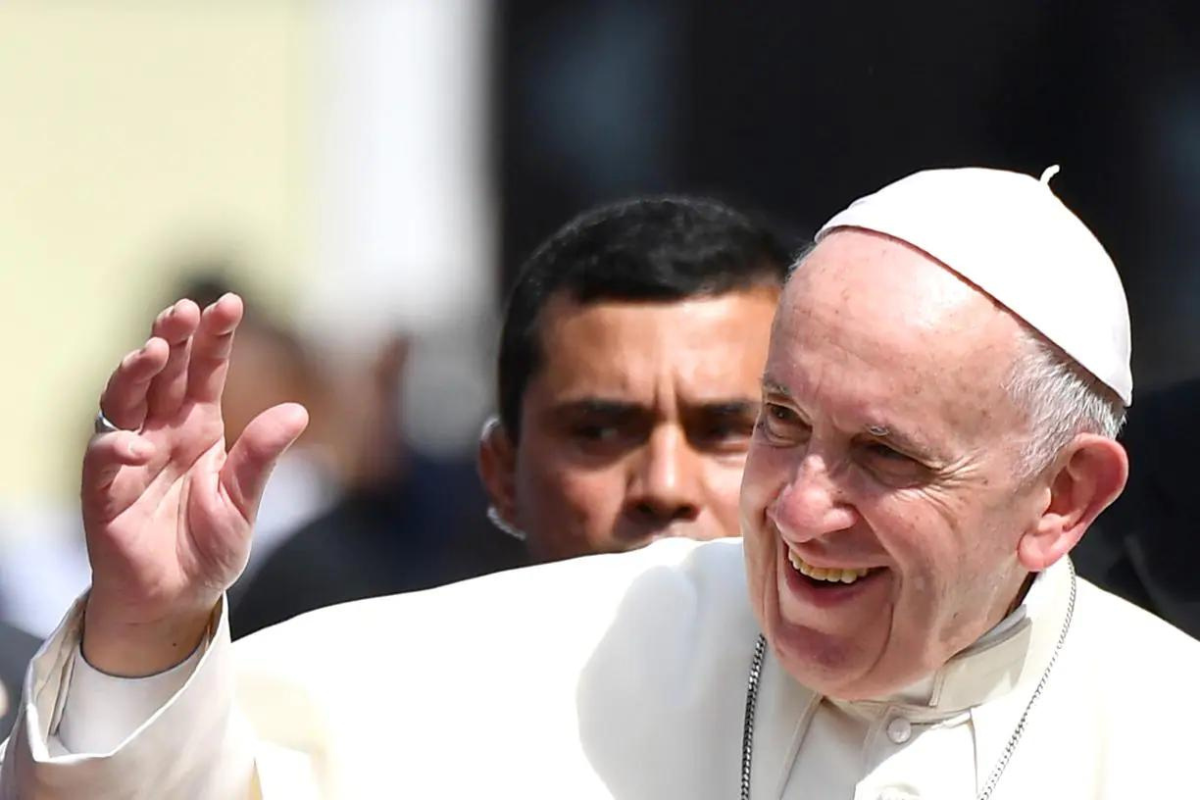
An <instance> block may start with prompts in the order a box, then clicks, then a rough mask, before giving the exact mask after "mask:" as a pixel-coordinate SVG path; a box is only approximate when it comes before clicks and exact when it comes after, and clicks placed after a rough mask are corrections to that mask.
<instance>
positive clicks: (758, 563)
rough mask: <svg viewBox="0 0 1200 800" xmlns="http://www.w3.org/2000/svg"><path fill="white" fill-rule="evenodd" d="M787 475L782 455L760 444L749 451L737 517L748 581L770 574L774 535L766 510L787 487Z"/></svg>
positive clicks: (787, 467) (787, 461) (787, 464)
mask: <svg viewBox="0 0 1200 800" xmlns="http://www.w3.org/2000/svg"><path fill="white" fill-rule="evenodd" d="M789 474H790V466H789V459H788V458H787V455H786V453H783V452H781V451H779V450H774V449H771V448H766V447H762V446H760V445H754V446H752V447H751V448H750V452H749V454H748V455H747V457H746V466H745V471H744V473H743V475H742V484H741V492H740V495H741V498H740V502H739V509H740V515H739V516H740V521H741V530H742V536H743V537H744V538H745V549H746V560H747V563H748V565H749V566H750V569H751V580H756V579H762V576H763V575H764V574H765V573H768V572H772V571H773V566H772V565H773V564H774V561H775V558H774V556H775V547H776V536H775V532H774V527H773V526H772V525H771V524H770V522H769V520H768V519H767V509H768V508H769V507H770V505H771V503H772V502H774V500H775V498H776V497H778V496H779V493H780V492H781V491H782V490H783V488H784V486H785V485H786V484H787V479H788V475H789ZM756 573H757V574H756Z"/></svg>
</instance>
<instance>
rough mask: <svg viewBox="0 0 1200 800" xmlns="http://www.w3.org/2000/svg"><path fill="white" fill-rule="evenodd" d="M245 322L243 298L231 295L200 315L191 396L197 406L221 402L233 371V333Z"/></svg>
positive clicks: (190, 378)
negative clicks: (227, 380)
mask: <svg viewBox="0 0 1200 800" xmlns="http://www.w3.org/2000/svg"><path fill="white" fill-rule="evenodd" d="M241 321H242V298H240V297H238V296H237V295H236V294H227V295H225V296H224V297H222V298H221V299H220V300H218V301H217V302H215V303H213V304H212V305H211V306H209V307H208V308H206V309H204V313H203V314H201V316H200V327H199V328H198V329H197V330H196V335H195V336H193V337H192V358H191V362H190V364H189V366H188V382H187V397H188V399H191V400H193V401H195V402H197V403H219V402H220V401H221V392H222V391H224V389H225V376H226V374H228V372H229V354H230V353H231V352H232V351H233V333H234V331H235V330H237V326H238V323H239V322H241Z"/></svg>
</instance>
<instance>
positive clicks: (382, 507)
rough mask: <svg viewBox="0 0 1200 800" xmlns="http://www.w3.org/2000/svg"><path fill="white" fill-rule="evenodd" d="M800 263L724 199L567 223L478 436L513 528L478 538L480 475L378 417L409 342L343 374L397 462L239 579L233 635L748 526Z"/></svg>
mask: <svg viewBox="0 0 1200 800" xmlns="http://www.w3.org/2000/svg"><path fill="white" fill-rule="evenodd" d="M787 265H788V253H787V250H786V249H785V248H784V247H783V246H782V245H781V244H780V243H779V242H778V241H777V240H776V238H775V237H774V236H773V235H772V234H771V233H770V232H769V231H768V230H767V229H765V228H764V227H761V226H759V225H757V224H755V223H754V222H752V221H750V220H749V219H748V218H747V217H745V216H744V215H742V214H741V213H739V212H737V211H735V210H733V209H731V208H729V207H727V206H724V205H722V204H720V203H717V202H715V201H712V200H704V199H697V198H686V197H664V198H652V199H635V200H630V201H626V202H622V203H617V204H615V205H610V206H607V207H603V208H599V209H596V210H593V211H590V212H587V213H585V214H583V215H581V216H579V217H577V218H576V219H574V220H572V221H570V222H569V223H567V225H565V226H564V227H563V228H562V229H560V230H559V231H558V232H557V233H555V234H554V235H553V236H552V237H551V238H550V239H548V240H547V241H546V242H545V243H544V244H543V245H542V246H541V247H539V248H538V249H537V251H536V252H535V253H534V254H533V255H532V256H531V257H530V259H529V260H528V262H527V263H526V264H525V265H524V267H523V268H522V270H521V273H520V276H519V277H518V279H517V281H516V284H515V286H514V288H513V290H512V293H511V297H510V300H509V303H508V307H507V312H506V314H505V319H504V324H503V332H502V334H501V341H500V353H499V365H498V396H499V407H500V414H499V419H498V420H496V421H493V422H490V423H489V424H488V425H487V426H486V427H485V429H484V434H483V437H482V440H481V443H480V454H479V463H480V473H481V475H482V477H483V480H484V483H485V485H486V489H487V493H488V496H489V498H490V501H491V508H490V509H489V512H488V517H490V518H491V520H492V521H493V522H494V523H495V524H496V525H497V526H498V527H499V528H500V529H501V530H503V531H504V532H506V533H508V534H510V535H511V538H510V537H506V536H504V535H502V534H500V533H499V532H497V531H495V530H488V531H487V532H486V533H485V534H483V535H480V533H479V526H480V525H481V524H484V516H483V513H482V502H480V503H479V504H476V503H475V497H476V492H477V491H478V489H477V488H476V486H470V487H467V486H465V485H464V480H463V478H464V476H463V474H462V472H461V471H460V470H458V469H456V468H455V467H454V466H453V465H447V464H439V463H435V462H432V461H430V460H428V459H417V460H413V458H412V457H411V454H408V457H404V458H402V457H401V455H400V454H401V453H402V452H403V448H402V445H401V443H400V442H399V434H398V432H397V431H396V430H395V427H394V425H390V424H388V422H387V419H388V418H387V415H383V416H380V417H379V419H375V418H376V416H378V415H374V414H373V413H372V411H371V410H372V409H380V408H383V409H387V408H391V407H393V406H394V405H395V402H394V400H389V399H386V398H390V397H392V393H394V392H396V391H398V388H399V386H400V385H401V373H402V370H403V349H402V347H398V348H396V349H395V350H394V352H393V357H391V358H381V359H380V362H379V370H378V373H377V374H376V376H375V380H373V381H367V382H365V385H361V386H355V387H346V386H339V387H338V391H339V392H340V393H342V394H346V393H349V394H350V395H351V396H353V397H354V398H355V403H356V405H357V406H358V407H359V409H360V410H359V411H358V412H356V413H355V415H354V416H355V417H356V418H365V419H367V420H375V422H376V423H377V424H375V425H374V427H373V428H372V429H373V430H375V436H374V442H375V446H374V448H370V449H367V450H365V451H364V452H366V453H371V452H373V453H375V455H376V458H375V459H374V461H375V463H376V464H377V465H382V466H383V467H384V468H383V469H381V470H367V471H366V479H364V480H358V481H353V482H352V484H353V485H351V486H349V487H348V488H347V493H346V495H345V497H344V498H343V499H342V500H341V502H339V503H338V504H336V505H335V506H334V507H333V508H332V509H331V510H330V511H329V512H328V513H326V514H325V515H323V516H322V517H320V518H318V519H317V520H315V521H314V522H313V523H312V524H310V525H308V526H307V527H306V528H305V529H304V530H302V531H300V532H299V533H297V534H296V535H294V536H292V537H290V538H289V539H288V541H287V542H286V544H284V545H282V546H281V547H280V548H279V550H278V551H277V552H276V553H275V554H274V555H273V556H272V557H271V558H270V559H268V560H267V563H266V564H264V565H263V567H262V569H261V571H260V572H259V573H258V574H257V575H256V577H255V578H254V579H253V580H252V581H251V582H250V584H249V586H248V587H246V588H245V589H244V590H242V591H243V594H242V596H241V597H240V598H238V597H236V594H235V599H234V607H233V614H232V625H233V629H234V633H235V635H244V634H246V633H250V632H253V631H255V630H258V629H259V628H263V627H266V626H267V625H271V624H274V623H277V622H281V621H283V620H285V619H288V618H290V617H293V616H295V615H296V614H299V613H302V612H304V611H309V610H312V609H315V608H319V607H322V606H327V605H333V604H335V603H339V602H345V601H349V600H356V599H360V598H365V597H373V596H378V595H384V594H394V593H398V592H405V591H411V590H415V589H424V588H428V587H431V586H436V585H439V584H443V583H449V582H452V581H455V580H461V579H464V578H470V577H474V576H477V575H482V574H485V573H488V572H494V571H496V570H498V569H505V568H509V567H513V566H519V565H522V564H526V563H529V562H530V561H531V560H533V561H547V560H555V559H560V558H568V557H571V556H578V555H584V554H589V553H600V552H612V551H618V550H628V549H631V548H635V547H640V546H642V545H645V544H647V543H648V542H650V541H652V540H653V539H655V538H657V537H660V536H687V537H691V538H695V539H713V538H718V537H723V536H736V535H737V533H738V523H737V497H738V487H739V485H740V483H741V476H742V464H743V461H744V458H745V453H746V448H747V446H748V444H749V440H750V434H751V431H752V429H753V426H754V418H755V415H756V413H757V410H758V388H757V387H758V379H759V376H760V374H761V372H762V367H763V364H764V362H765V359H766V350H767V339H768V335H769V329H770V325H771V317H772V314H773V312H774V307H775V303H776V301H777V299H778V297H779V291H780V286H781V284H782V282H783V278H784V275H785V273H786V270H787ZM381 397H382V398H384V399H380V398H381ZM268 405H269V404H268ZM262 407H263V408H265V407H266V405H263V406H262ZM315 418H316V416H315V415H314V420H315ZM393 422H394V420H393ZM388 443H391V444H388ZM379 456H386V458H384V459H383V460H382V461H380V459H379V458H378V457H379ZM467 481H470V482H471V483H474V481H473V479H472V478H469V477H468V478H467ZM464 515H470V516H471V517H472V519H473V521H474V524H472V520H467V519H464V518H463V517H464ZM522 542H524V544H522Z"/></svg>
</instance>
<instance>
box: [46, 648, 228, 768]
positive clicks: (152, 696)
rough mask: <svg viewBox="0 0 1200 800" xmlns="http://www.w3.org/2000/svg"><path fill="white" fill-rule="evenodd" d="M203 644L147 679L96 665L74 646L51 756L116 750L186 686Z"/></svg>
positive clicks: (101, 752) (201, 652)
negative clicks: (125, 675)
mask: <svg viewBox="0 0 1200 800" xmlns="http://www.w3.org/2000/svg"><path fill="white" fill-rule="evenodd" d="M204 650H205V647H204V644H203V643H201V644H200V646H198V647H197V648H196V650H195V652H193V653H192V654H191V655H190V656H188V657H187V659H186V660H184V661H183V662H182V663H180V664H177V665H176V666H174V667H172V668H171V669H169V670H167V671H165V672H160V673H158V674H157V675H151V676H149V677H146V678H119V677H116V676H114V675H108V674H107V673H104V672H101V671H100V670H98V669H96V668H95V667H93V666H92V665H91V664H89V663H88V662H87V659H86V658H84V657H83V649H82V648H81V647H79V646H78V645H76V647H75V660H74V664H73V665H72V669H71V678H70V685H69V686H68V687H67V696H66V701H65V703H64V705H63V713H62V718H61V719H60V721H59V724H58V730H57V732H56V735H52V736H50V737H48V738H49V742H48V745H49V749H50V752H51V754H52V755H56V756H58V755H67V754H72V755H84V754H89V755H104V754H109V753H112V752H113V751H115V750H117V749H118V748H119V747H120V746H121V745H122V744H123V743H124V742H125V741H126V740H127V739H129V737H130V736H132V735H133V733H134V732H135V731H136V730H137V729H138V728H140V727H141V726H142V725H144V724H146V722H147V721H148V720H149V719H150V718H151V717H152V716H154V715H155V714H156V713H157V712H158V710H159V709H161V708H162V707H163V706H165V705H166V704H167V702H168V701H169V700H170V699H171V698H172V697H174V696H175V695H176V693H178V692H179V690H180V689H182V688H183V686H184V684H186V683H187V682H188V679H189V678H191V677H192V673H194V672H195V671H196V665H197V664H198V663H199V662H200V656H201V655H202V654H203V653H204Z"/></svg>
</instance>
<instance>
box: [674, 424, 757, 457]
mask: <svg viewBox="0 0 1200 800" xmlns="http://www.w3.org/2000/svg"><path fill="white" fill-rule="evenodd" d="M753 432H754V417H752V416H748V415H747V416H726V415H723V416H720V417H717V418H716V419H711V420H706V421H703V422H700V423H698V424H697V425H696V427H695V428H693V429H692V430H690V431H689V432H688V438H689V439H691V441H692V442H693V443H694V444H695V445H696V447H698V448H701V449H703V450H707V451H714V452H738V453H740V452H744V451H745V450H746V447H747V446H748V444H749V441H748V440H749V438H750V436H751V434H753Z"/></svg>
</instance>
